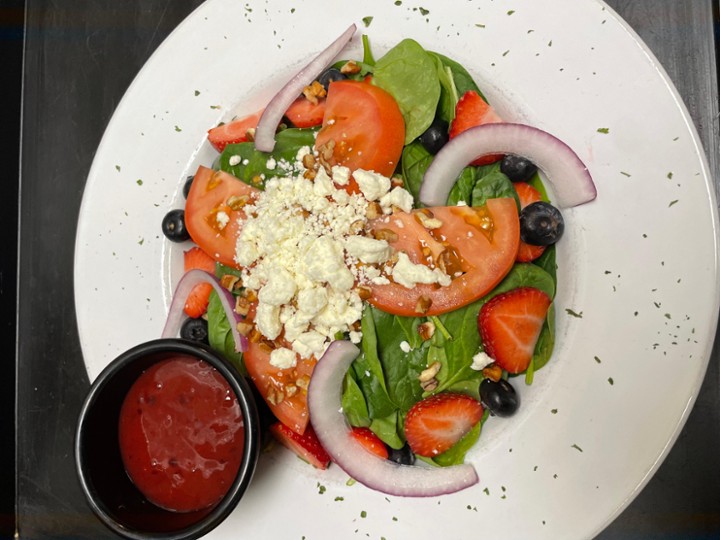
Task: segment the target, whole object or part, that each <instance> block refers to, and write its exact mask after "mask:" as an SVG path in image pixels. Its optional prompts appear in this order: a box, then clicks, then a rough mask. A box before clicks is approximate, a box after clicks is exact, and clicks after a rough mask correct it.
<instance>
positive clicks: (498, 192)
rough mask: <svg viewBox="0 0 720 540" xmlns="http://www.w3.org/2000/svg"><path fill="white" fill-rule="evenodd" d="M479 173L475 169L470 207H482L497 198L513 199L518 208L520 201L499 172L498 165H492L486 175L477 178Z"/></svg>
mask: <svg viewBox="0 0 720 540" xmlns="http://www.w3.org/2000/svg"><path fill="white" fill-rule="evenodd" d="M478 172H479V171H478V170H477V169H476V181H475V185H474V186H473V190H472V206H482V205H484V204H485V202H487V200H488V199H497V198H499V197H513V198H514V199H515V202H516V203H517V205H518V209H519V208H520V200H519V199H518V196H517V193H516V191H515V188H514V187H513V185H512V182H511V181H510V179H509V178H508V177H507V176H505V175H504V174H503V173H501V172H500V165H499V164H494V165H492V166H491V168H490V169H489V170H487V174H484V175H483V176H477V173H478ZM483 172H485V171H483Z"/></svg>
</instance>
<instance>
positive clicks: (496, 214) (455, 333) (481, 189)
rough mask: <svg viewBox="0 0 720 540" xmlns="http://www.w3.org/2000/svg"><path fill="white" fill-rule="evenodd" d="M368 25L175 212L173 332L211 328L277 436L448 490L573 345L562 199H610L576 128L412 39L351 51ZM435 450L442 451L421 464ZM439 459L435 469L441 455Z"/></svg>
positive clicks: (421, 486) (298, 80) (311, 451)
mask: <svg viewBox="0 0 720 540" xmlns="http://www.w3.org/2000/svg"><path fill="white" fill-rule="evenodd" d="M354 32H355V26H354V25H353V26H351V27H350V28H348V30H347V31H346V32H345V33H343V35H341V36H340V37H339V38H338V39H337V40H336V41H335V42H334V43H333V44H331V45H330V46H329V47H328V48H327V49H326V50H325V51H323V52H322V53H320V55H319V56H318V57H317V58H315V59H314V60H313V61H312V62H310V64H308V66H306V68H304V69H303V70H302V71H301V72H300V73H298V74H297V75H296V76H295V77H294V78H293V79H292V80H291V81H290V82H289V83H288V84H287V85H286V86H285V87H284V88H283V89H282V90H281V91H280V92H279V93H278V94H277V95H276V96H275V97H274V98H273V99H272V100H271V101H270V103H269V104H268V105H267V107H266V108H265V109H263V110H261V111H255V112H250V111H249V113H250V114H248V115H247V116H244V117H242V118H239V119H234V120H232V121H231V122H229V123H226V124H221V125H220V126H217V127H214V128H212V129H210V130H209V132H208V140H209V142H210V143H211V144H212V145H213V146H214V147H215V148H216V149H217V150H218V152H219V155H218V159H217V160H216V162H215V163H214V164H213V166H212V167H200V168H199V169H198V171H197V172H196V174H195V175H194V176H193V177H191V178H189V179H188V182H187V184H186V186H185V190H184V193H185V196H186V198H187V202H186V206H185V209H184V210H173V211H171V212H169V213H168V215H167V216H166V218H165V220H164V221H163V230H164V232H165V234H166V236H167V237H168V238H169V239H170V240H173V241H185V240H187V239H192V241H193V242H194V243H195V244H197V246H196V247H192V248H191V249H189V250H187V251H186V252H185V270H186V274H185V276H184V277H183V278H182V280H181V282H180V283H179V285H178V289H177V290H176V294H175V298H174V300H173V306H171V312H170V315H169V318H168V323H167V325H166V330H165V332H164V335H174V334H175V333H176V332H177V330H178V327H179V326H180V321H181V319H183V318H184V317H183V316H182V313H181V312H182V311H184V312H185V314H186V315H187V316H188V317H189V318H187V319H186V320H185V322H184V323H182V328H181V330H180V333H181V335H182V336H183V337H187V338H191V339H197V340H204V339H207V341H208V342H209V344H210V346H212V347H213V348H214V349H216V350H218V351H219V352H221V353H223V354H224V355H225V356H226V357H227V358H228V359H230V360H231V361H233V362H234V363H235V365H236V366H237V367H238V369H240V370H241V371H242V372H243V373H245V374H247V375H248V376H249V377H250V378H251V379H252V381H253V383H254V384H255V386H256V388H257V390H258V392H259V394H260V395H261V396H262V398H263V399H264V401H265V402H266V403H267V405H268V407H269V409H270V411H271V412H272V414H273V416H274V421H273V423H272V425H271V426H270V431H271V432H272V433H273V435H274V436H275V437H276V438H277V440H279V441H280V442H281V443H282V444H284V445H285V446H287V447H289V448H291V449H292V450H294V451H295V452H296V453H298V455H300V456H301V457H302V458H303V459H305V460H306V461H308V462H309V463H310V464H312V465H314V466H315V467H318V468H320V469H324V468H326V467H327V466H328V465H329V463H330V462H331V461H334V462H336V463H337V464H338V465H339V466H341V467H342V468H343V469H344V470H345V471H346V472H347V473H348V474H350V476H352V477H353V478H355V479H356V480H358V481H361V482H363V483H364V484H366V485H368V486H369V487H372V488H375V489H379V490H381V491H384V492H387V493H392V494H398V495H413V496H427V495H436V494H441V493H447V492H452V491H456V490H458V489H462V488H464V487H467V486H468V485H471V484H473V483H474V482H476V481H477V476H476V474H475V471H474V469H473V467H472V466H470V465H466V464H465V465H464V464H463V462H464V458H465V455H466V453H467V451H468V450H469V449H470V448H471V447H472V446H473V445H474V444H475V443H476V442H477V441H478V439H479V438H480V433H481V429H482V425H483V423H484V422H485V421H486V420H487V419H488V417H489V416H497V417H505V416H511V415H512V414H513V413H514V412H515V411H516V410H517V408H518V407H519V405H520V404H519V398H518V394H517V393H516V392H515V390H514V386H516V385H518V384H531V383H532V381H533V377H534V376H535V372H536V371H537V370H539V369H540V368H542V367H543V366H544V365H545V364H546V363H547V362H548V361H549V360H550V357H551V354H552V350H553V346H554V340H555V335H554V308H553V303H552V300H553V298H554V295H555V291H556V288H557V283H556V272H555V270H556V266H555V243H556V242H557V241H558V240H559V239H560V238H561V236H562V233H563V227H564V223H563V219H562V215H561V213H560V211H559V210H558V208H557V207H556V206H554V205H552V204H550V203H549V200H548V194H547V191H546V189H545V186H544V185H543V183H542V181H541V180H540V177H539V176H538V174H537V169H538V167H540V168H541V169H542V170H543V171H544V172H545V173H546V177H547V178H548V179H549V181H550V182H551V183H552V185H553V188H554V189H553V193H554V195H555V198H556V200H555V204H556V205H557V206H573V205H576V204H581V203H583V202H587V201H589V200H592V199H593V198H594V197H595V188H594V185H593V184H592V180H591V179H590V176H589V174H588V172H587V169H586V168H585V166H584V165H583V164H582V162H581V161H580V160H579V158H577V156H576V155H575V154H574V152H572V150H570V149H569V148H568V147H567V146H566V145H564V143H562V142H561V141H558V140H557V139H555V138H554V137H553V136H552V135H550V134H548V133H546V132H543V131H541V130H538V129H536V128H532V127H530V126H525V125H520V124H512V123H506V122H503V120H502V119H501V118H500V116H499V115H498V114H497V113H496V112H495V111H494V110H493V108H492V107H491V106H490V105H489V104H488V103H487V101H486V99H485V97H484V96H483V94H482V92H481V90H480V88H479V87H478V86H477V84H476V83H475V81H474V80H473V78H472V77H471V75H470V74H469V72H468V71H467V70H466V69H465V68H464V67H463V66H461V65H460V64H459V63H457V62H455V61H453V60H452V59H450V58H448V57H446V56H444V55H442V54H439V53H436V52H432V51H427V50H425V49H424V48H423V47H422V46H421V45H420V44H419V43H418V42H416V41H414V40H412V39H404V40H402V41H400V42H399V43H398V44H397V45H395V46H394V47H393V48H391V49H390V50H389V51H387V52H386V53H385V54H384V55H382V56H381V57H379V58H377V59H376V58H375V56H374V53H373V51H372V48H371V45H370V42H369V39H368V38H367V36H363V38H362V40H363V57H362V59H349V60H346V59H343V60H340V61H334V60H335V58H336V57H338V55H339V54H340V53H341V52H342V50H343V48H344V46H345V45H346V43H347V42H348V41H349V40H350V38H351V37H352V35H353V34H354ZM420 462H424V463H420ZM428 465H429V466H428Z"/></svg>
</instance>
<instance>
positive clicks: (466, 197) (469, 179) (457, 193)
mask: <svg viewBox="0 0 720 540" xmlns="http://www.w3.org/2000/svg"><path fill="white" fill-rule="evenodd" d="M476 174H477V173H476V170H475V167H465V168H464V169H463V170H462V172H461V173H460V176H458V177H457V180H455V185H454V186H453V187H452V189H451V190H450V194H449V195H448V200H447V203H448V205H449V206H456V205H457V203H459V202H460V201H463V202H464V203H465V204H468V205H469V204H471V203H472V192H473V188H474V187H475V180H476V178H475V176H476Z"/></svg>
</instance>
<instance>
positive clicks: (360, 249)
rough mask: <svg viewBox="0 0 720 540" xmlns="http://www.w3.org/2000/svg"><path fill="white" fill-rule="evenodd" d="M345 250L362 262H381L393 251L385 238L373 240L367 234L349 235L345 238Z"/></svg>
mask: <svg viewBox="0 0 720 540" xmlns="http://www.w3.org/2000/svg"><path fill="white" fill-rule="evenodd" d="M345 250H346V251H347V252H348V254H349V255H351V256H353V257H355V258H357V259H359V260H361V261H362V262H364V263H383V262H385V261H387V260H388V259H389V258H390V257H391V256H392V253H393V249H392V247H390V244H388V243H387V240H375V239H374V238H369V237H367V236H357V235H356V236H350V237H348V238H347V239H346V240H345Z"/></svg>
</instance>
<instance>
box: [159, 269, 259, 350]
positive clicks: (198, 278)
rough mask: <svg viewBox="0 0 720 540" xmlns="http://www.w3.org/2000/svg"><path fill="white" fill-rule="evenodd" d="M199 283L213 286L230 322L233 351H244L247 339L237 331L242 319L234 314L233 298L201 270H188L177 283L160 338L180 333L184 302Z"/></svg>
mask: <svg viewBox="0 0 720 540" xmlns="http://www.w3.org/2000/svg"><path fill="white" fill-rule="evenodd" d="M200 283H209V284H210V285H212V286H213V289H215V292H217V293H218V296H219V297H220V303H221V304H222V307H223V309H224V310H225V315H226V316H227V318H228V321H230V331H231V332H232V335H233V339H234V340H235V350H236V351H238V352H243V351H245V349H247V338H246V337H245V336H242V335H240V332H238V329H237V323H239V322H241V321H242V320H243V318H242V316H240V315H238V314H237V313H235V298H234V297H233V295H232V293H231V292H230V291H228V290H227V289H226V288H225V287H223V286H222V285H220V282H219V281H218V280H217V279H216V278H215V276H213V275H212V274H208V273H207V272H205V271H203V270H189V271H188V272H186V273H185V275H184V276H183V277H182V278H181V279H180V281H179V282H178V284H177V287H175V292H174V293H173V299H172V302H171V303H170V311H168V316H167V320H166V321H165V328H163V332H162V336H161V337H163V338H170V337H177V335H178V334H179V333H180V327H181V326H182V323H183V321H184V320H185V312H184V308H185V302H187V298H188V296H189V295H190V291H192V290H193V289H194V288H195V285H198V284H200Z"/></svg>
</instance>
